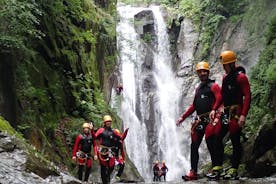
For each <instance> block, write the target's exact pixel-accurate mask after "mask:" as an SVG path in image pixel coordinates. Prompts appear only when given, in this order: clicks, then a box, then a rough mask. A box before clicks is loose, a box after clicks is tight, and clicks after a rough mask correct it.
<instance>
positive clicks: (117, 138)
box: [72, 115, 128, 184]
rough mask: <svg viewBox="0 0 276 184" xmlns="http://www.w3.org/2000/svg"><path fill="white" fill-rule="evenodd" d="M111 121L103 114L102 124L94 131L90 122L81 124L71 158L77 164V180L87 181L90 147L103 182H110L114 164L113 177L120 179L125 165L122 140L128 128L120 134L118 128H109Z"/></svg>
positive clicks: (90, 156)
mask: <svg viewBox="0 0 276 184" xmlns="http://www.w3.org/2000/svg"><path fill="white" fill-rule="evenodd" d="M111 122H112V118H111V116H109V115H105V116H104V117H103V123H104V126H103V127H101V128H99V129H98V130H97V131H96V132H95V131H94V128H93V125H92V123H89V122H85V123H84V124H83V125H82V128H83V133H82V134H79V135H78V136H77V137H76V140H75V144H74V148H73V153H72V159H73V160H74V161H76V162H77V164H78V165H79V169H78V179H79V180H81V181H82V180H83V179H84V181H85V182H87V181H88V178H89V175H90V170H91V166H92V155H91V151H92V147H93V152H94V157H93V158H94V160H99V163H100V166H101V178H102V182H103V184H107V183H110V176H111V173H112V172H113V170H114V167H115V166H118V172H117V174H116V177H115V178H116V179H117V180H120V177H121V174H122V173H123V170H124V166H125V152H124V146H123V141H124V139H125V138H126V135H127V132H128V129H126V130H125V131H124V132H123V133H122V134H121V133H120V131H119V130H118V129H112V128H111ZM97 143H98V144H97ZM84 168H85V172H84ZM83 172H84V178H83Z"/></svg>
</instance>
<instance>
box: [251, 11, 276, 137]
mask: <svg viewBox="0 0 276 184" xmlns="http://www.w3.org/2000/svg"><path fill="white" fill-rule="evenodd" d="M275 31H276V16H274V17H273V18H272V19H271V23H270V25H269V28H268V31H267V34H266V39H267V45H266V47H265V49H264V50H263V51H262V53H261V55H260V57H259V62H258V64H257V65H256V66H255V67H254V69H253V70H252V73H251V91H252V102H251V110H250V113H249V116H248V119H249V122H250V123H248V127H247V128H248V129H250V130H251V131H253V132H254V130H255V129H256V128H257V127H258V126H259V122H260V121H261V119H262V118H263V117H264V116H265V115H266V114H268V115H269V116H270V118H273V116H274V115H275V112H273V107H274V109H275V105H276V104H272V101H271V99H272V98H273V95H274V98H275V94H273V89H275V85H276V75H275V69H276V64H275V63H276V62H275V61H276V58H275V50H276V36H275Z"/></svg>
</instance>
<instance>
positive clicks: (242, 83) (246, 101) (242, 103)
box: [221, 70, 251, 169]
mask: <svg viewBox="0 0 276 184" xmlns="http://www.w3.org/2000/svg"><path fill="white" fill-rule="evenodd" d="M222 99H223V105H224V111H225V114H226V115H227V116H228V117H227V118H228V119H229V122H228V126H223V128H222V131H221V139H223V137H224V136H225V134H226V133H227V132H228V131H229V133H230V139H231V142H232V146H233V154H232V158H231V163H232V167H233V168H236V169H237V168H238V166H239V164H240V160H241V156H242V146H241V142H240V136H241V130H242V129H241V127H240V126H239V124H238V118H239V117H240V116H241V115H243V116H245V117H246V116H247V113H248V111H249V108H250V102H251V91H250V85H249V81H248V78H247V76H246V75H245V74H244V73H242V72H240V71H238V70H234V71H231V72H230V73H229V74H227V75H225V76H224V77H223V81H222ZM233 106H235V112H232V113H234V114H232V115H231V116H229V115H230V114H231V112H229V109H231V107H233ZM221 154H223V152H222V153H221Z"/></svg>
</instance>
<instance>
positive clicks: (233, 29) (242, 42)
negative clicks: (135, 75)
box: [171, 1, 276, 177]
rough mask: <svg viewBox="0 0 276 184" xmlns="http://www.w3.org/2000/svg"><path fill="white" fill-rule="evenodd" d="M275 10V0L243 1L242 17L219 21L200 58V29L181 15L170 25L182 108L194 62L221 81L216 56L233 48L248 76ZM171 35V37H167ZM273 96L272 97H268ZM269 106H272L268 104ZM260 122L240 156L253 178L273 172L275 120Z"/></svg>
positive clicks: (191, 83)
mask: <svg viewBox="0 0 276 184" xmlns="http://www.w3.org/2000/svg"><path fill="white" fill-rule="evenodd" d="M275 9H276V4H275V2H272V4H269V3H267V4H264V3H262V2H261V1H255V2H252V3H249V4H247V7H246V8H245V12H244V14H243V16H238V19H236V20H233V19H225V20H224V21H222V23H221V24H220V26H219V27H218V29H217V30H216V33H214V36H213V38H212V41H211V46H210V53H209V55H208V56H207V57H204V58H202V57H201V56H202V55H204V54H202V48H203V46H202V45H201V42H200V41H199V39H200V38H201V36H202V32H204V30H200V31H198V29H196V25H195V24H193V23H192V22H191V21H190V20H189V19H187V18H185V17H184V20H181V26H180V32H178V30H177V29H176V27H175V25H174V24H172V25H171V26H172V27H174V28H171V30H175V31H173V32H171V34H174V35H179V36H178V41H177V42H176V43H174V40H172V43H173V45H172V46H171V47H173V48H174V47H175V48H177V52H176V53H175V58H174V60H175V61H174V62H175V67H176V72H177V76H178V78H179V80H180V81H182V94H183V98H182V99H183V100H182V104H181V106H182V107H183V109H182V110H183V111H184V110H185V109H186V108H187V106H188V104H189V103H191V102H192V97H193V94H194V86H195V85H196V84H197V83H198V79H197V76H196V73H195V64H196V63H197V62H199V61H201V60H207V61H209V63H210V65H211V72H210V74H211V78H213V79H216V81H217V82H218V83H221V80H222V75H223V73H224V71H223V68H222V66H221V64H220V63H219V59H218V58H219V55H220V53H221V51H223V50H228V49H229V50H234V51H235V52H236V53H237V56H238V62H237V64H238V65H242V66H244V67H245V68H246V70H247V74H248V76H250V73H251V70H252V67H253V66H255V65H256V64H257V62H258V61H259V55H260V53H261V51H262V50H263V49H264V47H265V44H266V43H265V35H266V31H267V27H268V26H267V25H268V22H269V21H270V19H271V17H272V15H273V12H274V11H275ZM179 22H180V21H179ZM202 27H204V25H203V26H202ZM173 37H174V36H171V38H173ZM272 91H273V89H272ZM269 94H270V93H269ZM274 98H275V97H272V99H274ZM187 102H188V104H187ZM274 104H275V103H274ZM272 107H274V106H273V105H272ZM183 111H182V112H183ZM249 113H250V112H249ZM253 116H254V115H252V117H253ZM262 121H263V122H262V123H260V127H261V128H260V129H259V130H258V131H257V132H255V133H256V136H254V137H251V141H250V145H248V143H245V145H244V146H245V150H246V151H245V152H246V154H245V155H244V159H245V160H246V161H245V162H246V164H247V166H248V173H247V175H249V176H253V177H263V176H267V175H271V174H274V173H275V154H274V153H275V144H274V142H273V141H272V142H271V141H268V139H267V138H268V137H267V136H268V135H270V136H269V137H271V136H272V137H273V135H272V132H274V133H275V130H274V128H275V125H274V124H275V120H274V121H273V122H272V123H271V121H269V122H268V121H267V120H265V119H263V120H262ZM248 123H249V125H248V126H251V125H250V122H248ZM245 130H247V128H245ZM272 137H271V139H270V140H272ZM273 140H274V139H273ZM248 158H250V159H248ZM266 171H267V172H266ZM268 173H269V174H268Z"/></svg>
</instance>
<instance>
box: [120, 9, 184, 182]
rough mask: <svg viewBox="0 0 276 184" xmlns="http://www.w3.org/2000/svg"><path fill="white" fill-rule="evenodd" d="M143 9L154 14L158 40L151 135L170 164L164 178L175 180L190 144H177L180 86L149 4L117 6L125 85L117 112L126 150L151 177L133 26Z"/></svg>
mask: <svg viewBox="0 0 276 184" xmlns="http://www.w3.org/2000/svg"><path fill="white" fill-rule="evenodd" d="M145 9H147V10H151V11H152V12H153V14H154V17H155V20H154V21H155V32H156V35H157V41H158V45H157V51H156V52H155V53H154V61H153V69H152V74H153V80H155V82H156V85H157V86H156V88H157V89H156V92H155V93H156V94H154V95H155V96H156V98H157V101H156V103H155V106H156V107H155V110H156V113H155V117H154V119H155V122H152V123H154V124H155V127H157V130H156V135H154V137H157V140H158V143H157V145H158V150H154V151H155V152H156V155H155V158H157V159H159V160H161V161H162V160H165V161H166V165H167V166H168V168H169V172H168V174H167V180H176V179H180V178H181V175H183V172H184V171H185V170H187V169H188V168H189V161H188V158H186V157H183V155H184V154H183V152H187V151H189V150H185V147H186V149H187V147H189V145H185V147H184V146H183V145H182V144H180V142H181V140H183V132H182V131H181V130H180V129H177V127H176V125H175V123H176V120H177V118H178V114H177V113H178V112H179V109H178V104H179V100H180V99H179V98H180V89H179V88H178V84H177V83H176V79H175V74H174V73H173V71H172V66H171V60H172V59H171V55H170V52H169V40H168V34H167V32H166V25H165V22H164V20H163V17H162V15H161V11H160V8H159V7H158V6H152V7H150V8H134V7H130V6H118V12H119V15H120V22H119V23H118V25H117V35H118V36H117V46H118V49H119V52H120V58H119V61H120V72H121V78H122V82H123V85H124V91H123V100H122V103H121V110H120V116H121V118H122V120H123V122H124V127H125V128H126V127H128V128H129V133H128V136H127V139H126V141H125V142H126V148H127V153H128V155H129V157H130V159H131V160H132V161H133V163H134V164H135V166H136V167H137V169H138V171H139V172H140V174H141V175H142V176H143V177H144V178H145V179H146V180H147V179H150V180H151V179H152V175H153V173H152V164H151V163H150V162H149V161H150V159H151V160H152V159H153V158H149V155H150V153H149V151H150V150H151V148H149V147H148V145H147V136H148V132H147V129H146V124H145V122H144V121H143V120H144V116H146V112H144V110H145V109H147V108H146V107H144V105H149V104H146V103H145V98H148V97H145V94H143V91H142V80H141V78H142V77H143V76H141V67H142V66H141V65H142V63H143V61H142V60H141V57H140V56H142V55H143V50H142V49H141V48H143V46H141V45H142V43H141V41H140V38H139V35H137V33H136V31H135V29H134V15H135V14H137V13H139V12H140V11H142V10H145ZM143 100H144V101H143ZM137 108H138V109H137ZM138 111H139V112H140V113H139V115H138V114H137V112H138Z"/></svg>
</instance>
